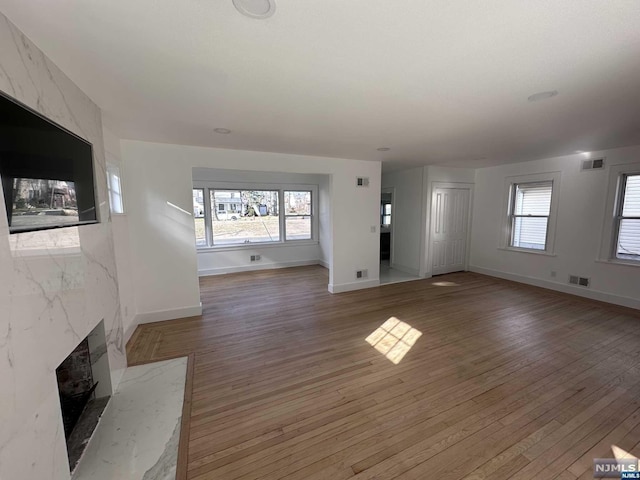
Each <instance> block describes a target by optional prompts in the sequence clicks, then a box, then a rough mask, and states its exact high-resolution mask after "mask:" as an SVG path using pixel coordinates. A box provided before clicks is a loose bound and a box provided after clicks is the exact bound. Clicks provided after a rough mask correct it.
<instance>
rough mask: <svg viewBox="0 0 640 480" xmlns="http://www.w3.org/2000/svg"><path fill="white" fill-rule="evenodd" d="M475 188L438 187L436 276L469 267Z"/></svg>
mask: <svg viewBox="0 0 640 480" xmlns="http://www.w3.org/2000/svg"><path fill="white" fill-rule="evenodd" d="M470 201H471V188H470V187H462V186H455V187H449V186H436V185H434V188H433V200H432V207H431V252H432V253H431V269H432V270H431V271H432V274H433V275H441V274H444V273H452V272H459V271H463V270H466V269H467V251H468V243H469V210H470Z"/></svg>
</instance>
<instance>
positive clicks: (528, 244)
mask: <svg viewBox="0 0 640 480" xmlns="http://www.w3.org/2000/svg"><path fill="white" fill-rule="evenodd" d="M552 191H553V182H539V183H520V184H514V186H513V193H512V194H513V198H512V206H511V246H512V247H518V248H530V249H534V250H545V249H546V245H547V229H548V227H549V214H550V211H551V194H552Z"/></svg>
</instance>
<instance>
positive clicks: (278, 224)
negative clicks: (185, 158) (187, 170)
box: [193, 181, 317, 248]
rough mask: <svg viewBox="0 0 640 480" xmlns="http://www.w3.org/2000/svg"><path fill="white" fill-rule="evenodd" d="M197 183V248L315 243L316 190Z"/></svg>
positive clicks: (195, 207) (310, 188) (194, 190)
mask: <svg viewBox="0 0 640 480" xmlns="http://www.w3.org/2000/svg"><path fill="white" fill-rule="evenodd" d="M194 183H195V185H194V187H195V188H194V189H193V205H194V221H195V231H196V246H197V247H199V248H211V247H236V248H237V247H239V246H251V245H255V244H263V245H266V244H277V243H287V242H299V241H310V240H311V241H315V240H316V231H317V223H316V222H317V219H316V218H315V217H314V214H313V213H314V209H315V206H314V204H313V202H314V201H315V198H316V195H317V187H315V186H308V188H298V186H296V188H287V185H283V186H278V187H277V188H273V187H270V188H256V187H257V186H256V185H253V186H247V185H242V184H232V183H224V182H216V183H214V182H211V183H206V182H197V181H196V182H194ZM289 187H293V185H290V186H289ZM204 199H207V201H204Z"/></svg>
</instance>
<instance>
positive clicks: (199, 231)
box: [193, 188, 207, 247]
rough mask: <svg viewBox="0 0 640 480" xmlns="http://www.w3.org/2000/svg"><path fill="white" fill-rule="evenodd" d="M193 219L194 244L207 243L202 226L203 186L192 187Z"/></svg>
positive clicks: (203, 244)
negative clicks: (194, 229) (194, 228)
mask: <svg viewBox="0 0 640 480" xmlns="http://www.w3.org/2000/svg"><path fill="white" fill-rule="evenodd" d="M193 219H194V222H195V227H196V245H197V246H203V247H204V246H206V245H207V234H206V229H205V226H204V188H194V189H193Z"/></svg>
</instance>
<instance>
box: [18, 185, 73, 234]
mask: <svg viewBox="0 0 640 480" xmlns="http://www.w3.org/2000/svg"><path fill="white" fill-rule="evenodd" d="M13 194H14V199H13V211H12V222H11V227H12V229H13V230H14V231H20V230H32V229H38V228H47V227H52V226H64V225H69V224H74V225H75V224H77V223H78V221H79V216H78V203H77V199H76V189H75V186H74V183H73V182H70V181H62V180H44V179H39V178H14V180H13Z"/></svg>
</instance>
